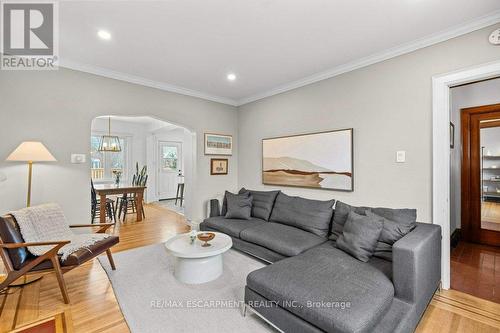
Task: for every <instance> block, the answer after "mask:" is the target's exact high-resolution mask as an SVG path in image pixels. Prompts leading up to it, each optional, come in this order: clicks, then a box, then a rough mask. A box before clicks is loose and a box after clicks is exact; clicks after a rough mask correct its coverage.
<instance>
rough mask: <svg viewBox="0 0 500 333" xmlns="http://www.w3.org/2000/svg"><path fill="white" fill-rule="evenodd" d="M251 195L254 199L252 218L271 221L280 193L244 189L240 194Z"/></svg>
mask: <svg viewBox="0 0 500 333" xmlns="http://www.w3.org/2000/svg"><path fill="white" fill-rule="evenodd" d="M247 192H248V193H250V195H251V196H252V197H253V202H252V216H253V217H256V218H259V219H263V220H266V221H269V216H271V211H272V210H273V206H274V200H276V196H277V195H278V193H280V191H252V190H247V189H245V188H244V187H243V188H242V189H241V190H240V192H239V193H247Z"/></svg>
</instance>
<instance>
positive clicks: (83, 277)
mask: <svg viewBox="0 0 500 333" xmlns="http://www.w3.org/2000/svg"><path fill="white" fill-rule="evenodd" d="M129 218H130V220H127V221H126V222H125V223H121V222H120V223H117V225H116V227H115V230H112V231H111V232H113V233H114V234H116V235H119V236H120V243H119V244H118V245H117V246H115V247H114V249H113V252H118V251H124V250H127V249H132V248H137V247H141V246H145V245H150V244H155V243H160V242H163V241H165V240H166V239H168V238H169V237H171V235H173V234H177V233H180V232H185V231H188V230H189V227H188V225H187V224H186V220H185V218H184V217H183V216H181V215H179V214H177V213H175V212H173V211H170V210H167V209H165V208H163V207H161V206H155V205H147V206H146V219H144V220H143V221H141V222H135V221H133V217H132V216H130V217H128V218H127V219H129ZM117 269H120V267H117ZM65 280H66V283H67V286H68V291H69V295H70V298H71V304H69V305H65V304H64V303H63V302H62V297H61V294H60V291H59V288H58V286H57V281H56V278H55V276H54V275H53V274H46V275H45V276H44V277H43V279H41V280H40V281H39V282H36V283H33V284H31V285H28V286H25V287H24V288H12V289H10V290H9V294H8V295H0V332H8V331H10V330H12V329H14V328H17V327H20V326H23V325H25V324H27V323H30V322H33V321H36V320H38V319H40V318H45V317H47V316H51V315H53V314H55V313H59V312H65V314H66V316H67V317H68V322H69V324H70V326H71V328H72V329H73V332H76V333H80V332H82V333H92V332H96V333H97V332H129V329H128V327H127V324H126V322H125V319H124V318H123V315H122V313H121V311H120V308H119V306H118V303H117V301H116V298H115V295H114V293H113V288H112V286H111V284H110V282H109V280H108V277H107V275H106V273H105V272H104V270H103V269H102V267H101V266H100V264H99V262H98V261H97V260H94V261H92V262H89V263H87V264H85V265H83V266H81V267H79V268H76V269H74V270H73V271H71V272H69V273H67V274H65ZM131 287H133V286H131ZM499 317H500V305H499V304H496V303H493V302H489V301H485V300H482V299H479V298H476V297H473V296H470V295H467V294H464V293H461V292H457V291H453V290H449V291H441V292H437V293H436V295H435V296H434V298H433V300H432V301H431V303H430V305H429V307H428V308H427V310H426V312H425V314H424V316H423V318H422V320H421V322H420V324H419V326H418V328H417V332H418V333H422V332H432V333H436V332H464V333H465V332H499V333H500V318H499ZM165 332H167V333H168V332H169V331H168V326H167V325H166V326H165ZM139 333H140V332H139Z"/></svg>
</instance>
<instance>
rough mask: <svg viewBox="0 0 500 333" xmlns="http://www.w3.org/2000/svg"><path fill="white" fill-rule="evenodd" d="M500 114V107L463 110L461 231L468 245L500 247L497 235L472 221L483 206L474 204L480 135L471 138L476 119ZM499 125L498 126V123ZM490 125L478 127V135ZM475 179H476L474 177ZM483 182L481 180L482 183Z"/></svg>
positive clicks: (479, 107)
mask: <svg viewBox="0 0 500 333" xmlns="http://www.w3.org/2000/svg"><path fill="white" fill-rule="evenodd" d="M491 113H496V114H497V115H494V114H493V115H492V114H491ZM499 113H500V103H499V104H491V105H483V106H476V107H470V108H465V109H462V110H460V118H461V131H462V165H461V183H462V184H461V185H462V191H461V203H462V204H461V221H462V225H461V228H462V230H463V231H464V232H462V237H463V238H464V239H465V240H467V241H477V240H479V241H480V242H481V243H483V244H488V245H493V246H498V245H500V244H498V239H497V237H498V232H497V231H491V230H482V229H481V223H480V222H479V227H478V226H477V222H476V223H475V222H474V221H472V218H473V217H474V216H480V214H481V202H480V201H479V202H478V201H477V200H474V197H476V198H477V197H478V195H479V193H477V192H478V188H477V186H475V182H476V181H478V176H479V173H480V170H479V169H478V165H477V163H475V159H476V158H477V156H475V155H474V156H473V153H474V152H473V151H472V149H471V147H473V146H475V145H478V144H479V142H478V137H479V135H474V136H472V135H471V132H472V131H471V130H472V128H473V127H474V128H475V127H476V126H478V124H477V123H476V121H477V120H476V118H478V117H481V116H482V117H484V118H485V120H487V119H488V118H490V119H498V118H499V116H498V114H499ZM495 123H497V125H498V122H495ZM489 125H491V124H488V125H485V126H481V124H479V127H478V129H477V130H478V131H480V130H481V128H485V127H491V126H489ZM474 175H475V176H474ZM479 180H480V179H479Z"/></svg>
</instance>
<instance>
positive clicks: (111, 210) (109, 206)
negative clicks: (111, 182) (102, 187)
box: [90, 179, 116, 223]
mask: <svg viewBox="0 0 500 333" xmlns="http://www.w3.org/2000/svg"><path fill="white" fill-rule="evenodd" d="M90 198H91V210H90V214H91V221H92V223H94V220H95V219H96V217H99V216H100V209H99V208H100V205H101V200H100V199H98V198H97V193H96V191H95V188H94V182H93V180H92V179H90ZM106 216H107V217H109V218H110V219H111V220H112V221H114V222H116V209H115V201H114V200H113V199H110V198H106Z"/></svg>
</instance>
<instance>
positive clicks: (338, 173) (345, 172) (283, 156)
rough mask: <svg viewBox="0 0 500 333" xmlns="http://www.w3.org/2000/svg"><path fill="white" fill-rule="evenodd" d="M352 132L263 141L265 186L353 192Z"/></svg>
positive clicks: (345, 131) (331, 132)
mask: <svg viewBox="0 0 500 333" xmlns="http://www.w3.org/2000/svg"><path fill="white" fill-rule="evenodd" d="M353 170H354V169H353V129H352V128H348V129H342V130H335V131H327V132H319V133H310V134H299V135H291V136H284V137H277V138H269V139H263V140H262V183H263V184H267V185H282V186H295V187H308V188H318V189H326V190H338V191H353V190H354V181H353Z"/></svg>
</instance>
